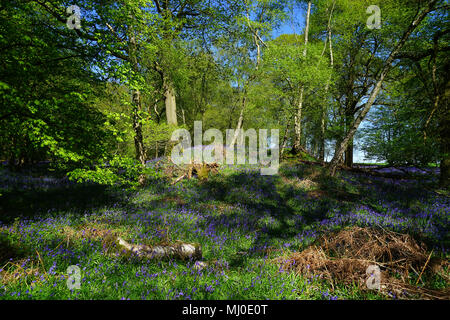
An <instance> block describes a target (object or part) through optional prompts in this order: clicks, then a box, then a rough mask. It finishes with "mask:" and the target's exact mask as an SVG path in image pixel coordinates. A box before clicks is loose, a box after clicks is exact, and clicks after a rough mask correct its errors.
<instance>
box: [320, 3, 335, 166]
mask: <svg viewBox="0 0 450 320" xmlns="http://www.w3.org/2000/svg"><path fill="white" fill-rule="evenodd" d="M335 5H336V2H335V1H334V2H333V7H332V8H331V12H330V17H329V19H328V26H327V29H328V42H329V45H330V68H331V71H333V68H334V55H333V42H332V37H331V35H332V34H331V18H332V16H333V11H334V7H335ZM325 48H326V40H325V46H324V52H325ZM322 54H323V53H322ZM331 76H332V74H331V73H330V76H329V77H328V80H327V84H326V86H325V99H327V98H328V97H327V95H328V90H329V89H330V83H331ZM326 116H327V107H326V104H324V105H323V106H322V114H321V119H320V146H319V160H320V161H321V162H322V163H323V162H325V126H326V123H325V119H326Z"/></svg>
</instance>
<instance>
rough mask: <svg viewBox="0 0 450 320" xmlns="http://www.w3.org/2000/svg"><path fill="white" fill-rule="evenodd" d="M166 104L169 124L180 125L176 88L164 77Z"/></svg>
mask: <svg viewBox="0 0 450 320" xmlns="http://www.w3.org/2000/svg"><path fill="white" fill-rule="evenodd" d="M163 85H164V102H165V105H166V116H167V124H171V125H175V126H177V125H178V120H177V102H176V97H175V88H174V87H173V84H172V83H171V82H170V80H169V79H167V78H165V77H164V84H163Z"/></svg>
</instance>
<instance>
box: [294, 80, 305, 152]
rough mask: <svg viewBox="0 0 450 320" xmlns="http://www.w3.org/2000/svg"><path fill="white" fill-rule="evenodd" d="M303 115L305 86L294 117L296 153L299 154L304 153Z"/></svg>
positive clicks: (301, 90) (301, 91)
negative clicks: (302, 140)
mask: <svg viewBox="0 0 450 320" xmlns="http://www.w3.org/2000/svg"><path fill="white" fill-rule="evenodd" d="M302 113H303V86H302V88H301V89H300V97H299V101H298V105H297V112H296V114H295V117H294V128H295V141H294V150H293V151H294V152H295V153H296V154H297V153H299V152H300V151H302V149H303V148H302V142H301V139H302Z"/></svg>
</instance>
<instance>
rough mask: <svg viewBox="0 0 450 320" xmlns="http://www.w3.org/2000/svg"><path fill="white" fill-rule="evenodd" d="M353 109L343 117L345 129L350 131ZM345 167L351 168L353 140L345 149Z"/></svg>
mask: <svg viewBox="0 0 450 320" xmlns="http://www.w3.org/2000/svg"><path fill="white" fill-rule="evenodd" d="M353 114H354V110H353V108H350V110H348V112H347V113H346V115H345V127H346V128H347V130H350V128H351V126H352V123H353ZM344 163H345V165H346V166H347V167H349V168H351V167H352V166H353V139H350V141H349V143H348V146H347V149H346V150H345V162H344Z"/></svg>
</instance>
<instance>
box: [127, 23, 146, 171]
mask: <svg viewBox="0 0 450 320" xmlns="http://www.w3.org/2000/svg"><path fill="white" fill-rule="evenodd" d="M129 56H130V61H131V63H132V68H133V71H134V72H135V73H138V72H139V70H138V62H137V47H136V37H135V34H134V31H133V30H130V45H129ZM132 101H133V109H132V119H133V130H134V146H135V150H136V159H137V160H139V162H140V163H141V164H142V165H145V160H146V159H145V158H146V157H145V147H144V139H143V136H142V122H141V116H140V111H141V107H142V105H141V92H140V91H139V89H138V88H133V89H132Z"/></svg>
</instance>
